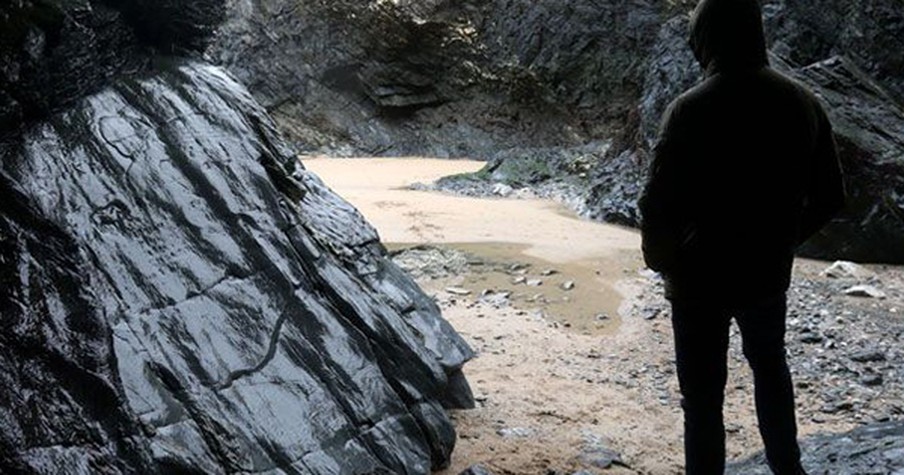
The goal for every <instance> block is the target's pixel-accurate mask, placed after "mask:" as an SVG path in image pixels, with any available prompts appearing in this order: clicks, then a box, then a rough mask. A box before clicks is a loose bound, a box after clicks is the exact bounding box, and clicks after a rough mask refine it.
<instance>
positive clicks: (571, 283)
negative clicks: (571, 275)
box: [562, 280, 574, 291]
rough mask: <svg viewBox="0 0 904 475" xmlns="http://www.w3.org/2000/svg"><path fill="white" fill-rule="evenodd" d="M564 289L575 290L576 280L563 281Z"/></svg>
mask: <svg viewBox="0 0 904 475" xmlns="http://www.w3.org/2000/svg"><path fill="white" fill-rule="evenodd" d="M562 290H566V291H567V290H574V281H573V280H569V281H566V282H563V283H562Z"/></svg>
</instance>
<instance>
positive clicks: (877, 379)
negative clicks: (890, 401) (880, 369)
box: [860, 373, 885, 386]
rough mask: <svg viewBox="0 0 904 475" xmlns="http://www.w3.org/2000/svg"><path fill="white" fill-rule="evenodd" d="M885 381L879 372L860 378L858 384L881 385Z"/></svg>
mask: <svg viewBox="0 0 904 475" xmlns="http://www.w3.org/2000/svg"><path fill="white" fill-rule="evenodd" d="M883 382H885V381H884V379H883V378H882V375H881V374H879V373H871V374H867V375H864V376H863V377H861V378H860V384H862V385H864V386H881V385H882V383H883Z"/></svg>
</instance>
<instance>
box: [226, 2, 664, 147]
mask: <svg viewBox="0 0 904 475" xmlns="http://www.w3.org/2000/svg"><path fill="white" fill-rule="evenodd" d="M664 5H665V4H664V2H659V1H653V0H643V1H640V2H625V1H618V0H616V1H605V2H594V1H590V0H574V1H569V2H566V3H565V4H563V3H562V2H559V1H555V0H548V1H540V2H528V3H525V2H521V1H510V0H494V1H491V2H483V1H470V0H469V1H464V2H442V1H439V2H438V1H429V2H380V1H363V2H361V1H332V2H323V1H318V2H292V1H286V0H254V1H251V2H245V1H238V0H234V1H231V2H230V12H231V13H230V14H229V17H230V20H229V21H228V22H227V24H226V25H225V27H224V28H223V29H222V30H221V33H220V34H219V35H218V37H217V39H216V41H215V43H214V45H213V46H212V47H211V48H210V49H209V51H208V53H209V54H210V55H211V56H212V58H214V60H215V61H216V62H217V63H218V64H222V65H224V66H226V67H227V68H228V69H229V70H230V71H232V72H233V73H234V74H236V75H237V76H238V77H239V79H240V80H242V81H244V82H246V83H248V84H249V88H250V89H251V91H252V93H254V94H255V95H256V97H258V98H259V99H260V100H261V101H262V102H263V103H264V105H265V106H266V107H268V108H269V109H270V110H271V111H273V112H274V114H275V116H276V118H277V120H278V121H279V123H280V125H281V127H282V128H283V129H284V130H285V131H287V132H288V135H289V136H290V138H304V140H303V142H305V143H306V144H307V146H306V149H307V150H310V151H321V152H323V151H326V152H329V153H331V154H366V155H374V154H376V155H412V154H417V155H428V156H439V157H470V158H488V157H489V156H490V155H491V154H492V153H493V152H495V151H499V150H505V149H510V148H522V149H524V148H545V147H551V146H557V147H570V146H576V145H581V144H582V143H583V142H585V141H586V139H587V138H588V137H590V138H600V139H602V138H605V137H608V136H609V135H611V133H610V132H611V130H613V129H615V130H620V129H621V128H622V125H621V124H622V122H623V121H622V120H621V119H622V118H623V117H624V116H625V115H626V114H629V113H630V112H629V111H630V109H631V108H632V107H633V102H632V101H633V99H632V98H633V97H635V96H636V95H637V93H638V91H639V89H640V86H641V82H640V81H638V80H637V78H639V77H641V74H642V73H641V70H642V63H643V62H642V61H639V60H638V57H637V54H636V53H637V51H639V50H643V49H644V48H646V47H647V46H648V44H649V43H650V41H651V38H653V37H654V35H655V31H656V29H657V28H658V24H659V22H660V19H659V15H660V12H661V11H663V10H664ZM302 31H303V32H305V33H304V34H301V33H299V32H302Z"/></svg>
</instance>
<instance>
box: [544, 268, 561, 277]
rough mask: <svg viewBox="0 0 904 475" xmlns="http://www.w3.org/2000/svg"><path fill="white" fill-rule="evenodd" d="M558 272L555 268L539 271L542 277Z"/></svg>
mask: <svg viewBox="0 0 904 475" xmlns="http://www.w3.org/2000/svg"><path fill="white" fill-rule="evenodd" d="M558 273H559V271H557V270H555V269H544V270H543V272H540V275H542V276H543V277H549V276H551V275H555V274H558Z"/></svg>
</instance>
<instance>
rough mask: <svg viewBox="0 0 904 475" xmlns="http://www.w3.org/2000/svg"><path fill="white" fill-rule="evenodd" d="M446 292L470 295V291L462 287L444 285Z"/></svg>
mask: <svg viewBox="0 0 904 475" xmlns="http://www.w3.org/2000/svg"><path fill="white" fill-rule="evenodd" d="M446 293H449V294H452V295H460V296H464V295H471V291H470V290H468V289H465V288H462V287H446Z"/></svg>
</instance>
